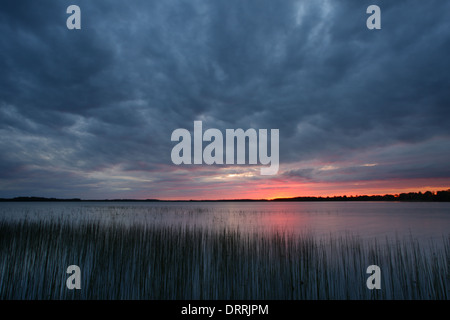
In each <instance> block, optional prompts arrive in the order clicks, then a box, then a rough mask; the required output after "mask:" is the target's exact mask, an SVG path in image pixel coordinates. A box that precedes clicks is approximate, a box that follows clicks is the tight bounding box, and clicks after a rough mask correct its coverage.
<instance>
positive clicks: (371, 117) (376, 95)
mask: <svg viewBox="0 0 450 320" xmlns="http://www.w3.org/2000/svg"><path fill="white" fill-rule="evenodd" d="M71 4H77V5H79V6H80V8H81V11H82V29H81V30H72V31H69V30H67V28H66V19H67V17H68V15H67V14H66V12H65V11H66V8H67V6H69V5H71ZM370 4H378V5H379V6H380V7H381V9H382V29H381V30H376V31H370V30H368V29H367V28H366V26H365V23H366V19H367V17H368V15H367V14H366V13H365V11H366V8H367V6H369V5H370ZM449 11H450V3H448V2H446V1H426V2H425V1H395V2H394V1H357V2H355V1H326V0H323V1H274V0H264V1H241V0H234V1H210V0H193V1H187V0H186V1H181V0H170V1H137V0H133V1H126V2H124V1H56V0H55V1H39V2H37V1H23V0H20V1H2V3H1V4H0V34H1V35H2V36H1V37H0V69H1V75H0V115H1V118H0V119H1V120H0V133H1V137H0V146H1V150H2V155H1V156H0V170H1V172H0V176H1V177H2V179H3V182H2V183H1V188H2V189H3V190H4V192H3V194H2V195H0V196H14V195H17V194H21V193H22V191H23V192H30V190H32V187H31V186H33V185H34V186H35V189H36V190H40V189H41V190H50V189H51V190H52V191H53V189H58V187H55V186H58V184H59V183H61V186H62V185H63V184H64V185H67V189H65V188H62V187H61V188H60V190H62V191H61V194H62V196H63V195H65V194H71V195H75V194H76V193H77V192H79V193H80V194H87V193H89V191H92V192H94V193H95V192H98V190H100V189H101V188H103V190H107V189H108V188H107V186H108V185H109V187H111V186H117V192H119V191H120V190H123V189H125V187H126V184H125V183H123V184H121V183H119V182H117V181H116V180H115V181H114V182H111V181H110V180H108V177H111V175H113V173H115V174H118V173H121V174H123V175H124V176H127V177H128V178H129V179H128V180H126V179H125V178H124V179H125V180H126V181H128V182H129V184H130V188H135V189H134V190H136V189H140V190H142V189H143V188H144V189H145V188H147V189H146V190H147V191H148V193H150V194H151V193H152V192H155V191H157V190H158V189H162V188H167V189H170V188H171V186H176V185H177V186H178V185H184V183H185V182H186V181H189V177H190V178H192V177H193V176H195V175H201V176H202V177H203V174H204V172H203V173H200V172H201V171H198V170H197V168H194V167H183V168H184V170H189V171H187V172H185V174H183V175H181V174H180V173H179V172H178V171H177V168H172V165H171V161H170V151H171V148H172V146H173V143H171V141H170V135H171V132H172V131H173V130H174V129H176V128H180V127H184V128H187V129H189V130H192V127H193V121H194V120H203V122H204V126H205V127H215V128H219V129H225V128H239V127H242V128H244V129H245V128H249V127H252V128H256V129H257V128H268V129H270V128H279V129H280V152H281V153H280V162H281V169H282V170H283V168H286V172H284V173H283V172H280V174H283V175H284V176H286V177H289V178H291V179H300V180H301V179H310V180H313V181H315V180H317V181H324V180H325V181H327V180H330V181H343V180H346V179H347V180H352V179H355V180H356V179H362V180H364V179H367V180H370V179H374V178H377V179H390V178H407V177H411V176H412V173H413V172H414V176H418V177H450V174H449V172H448V169H447V166H446V165H445V163H446V162H448V161H447V160H448V159H449V158H450V151H448V150H449V148H446V146H447V145H448V141H449V140H448V139H449V135H450V126H448V120H447V119H448V118H449V116H450V108H449V107H448V106H449V104H450V94H449V93H448V88H449V87H450V76H449V75H448V72H447V71H448V70H449V69H450V62H449V61H450V60H449V59H448V57H447V55H448V52H450V22H449V20H448V17H447V16H446V12H449ZM437 138H439V139H442V140H440V141H442V143H440V144H435V143H434V142H433V141H436V140H435V139H437ZM395 145H400V146H403V145H405V146H406V147H401V148H399V150H400V151H402V152H403V153H402V152H400V153H399V154H396V160H395V165H394V164H392V163H391V164H390V163H389V161H387V160H386V159H388V158H389V157H390V155H392V154H393V152H394V150H395V148H394V147H393V146H395ZM427 148H428V149H427ZM430 148H431V149H432V151H430ZM374 149H376V150H381V151H377V152H374V153H370V150H374ZM427 150H428V151H427ZM388 151H389V152H388ZM368 152H369V153H370V154H371V157H372V158H371V159H365V157H366V154H367V153H368ZM408 152H412V153H413V154H414V158H411V156H410V155H409V154H408ZM426 152H431V154H432V155H433V158H430V157H428V158H426V157H419V156H418V155H419V154H424V153H426ZM435 159H438V160H435ZM406 160H408V161H407V163H408V165H404V164H403V165H402V163H405V161H406ZM302 161H309V162H312V163H314V162H317V163H322V164H323V163H328V164H330V163H335V164H336V168H339V169H333V170H320V168H319V167H314V166H312V167H308V165H307V164H305V165H303V166H302V165H301V164H300V165H299V166H298V167H295V166H296V165H295V164H296V163H300V162H302ZM349 163H352V164H353V165H351V166H350V167H354V168H357V169H354V170H353V171H351V172H353V173H352V174H347V172H346V170H350V169H348V167H347V169H345V165H346V164H349ZM367 163H377V164H378V165H377V166H372V167H369V166H362V165H363V164H367ZM114 168H115V169H114ZM213 168H214V167H213ZM401 168H403V169H405V170H400V169H401ZM113 169H114V170H115V171H114V170H113ZM108 170H113V171H108ZM202 170H206V168H202ZM108 172H109V174H108ZM177 172H178V173H177ZM205 172H206V171H205ZM208 172H209V171H208ZM214 172H215V170H211V174H214ZM324 172H327V175H326V176H325V175H324ZM394 172H395V174H394ZM98 173H102V175H98ZM128 173H129V174H130V175H128ZM26 176H28V180H26V178H25V177H26ZM49 176H51V178H49ZM131 178H133V179H135V180H131ZM138 178H141V179H142V181H141V182H140V183H138V182H137V180H136V179H138ZM44 180H45V181H47V182H46V183H45V184H44V182H43V181H44ZM108 181H109V182H110V183H109V184H108ZM133 181H134V182H133ZM149 181H153V183H158V187H154V188H153V189H152V187H151V185H152V184H151V183H150V182H149ZM71 185H72V187H71ZM148 185H150V187H149V186H148ZM52 186H53V187H52ZM145 186H147V187H145ZM111 188H112V187H111ZM8 190H13V191H8ZM55 192H56V191H55ZM102 192H105V191H102ZM114 192H115V191H114ZM48 193H51V192H50V191H49V192H48ZM114 194H115V193H114ZM102 195H105V194H104V193H102Z"/></svg>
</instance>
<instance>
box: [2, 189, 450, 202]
mask: <svg viewBox="0 0 450 320" xmlns="http://www.w3.org/2000/svg"><path fill="white" fill-rule="evenodd" d="M0 201H3V202H4V201H118V202H119V201H147V202H151V201H167V202H176V201H180V200H173V201H172V200H158V199H146V200H136V199H113V200H81V199H79V198H72V199H57V198H43V197H16V198H9V199H4V198H0ZM190 201H194V202H200V201H207V202H214V201H436V202H437V201H440V202H442V201H449V202H450V189H448V190H442V191H437V192H431V191H426V192H424V193H422V192H409V193H400V194H385V195H374V196H367V195H357V196H334V197H294V198H276V199H273V200H264V199H261V200H251V199H234V200H190Z"/></svg>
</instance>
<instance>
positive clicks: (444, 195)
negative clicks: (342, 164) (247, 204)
mask: <svg viewBox="0 0 450 320" xmlns="http://www.w3.org/2000/svg"><path fill="white" fill-rule="evenodd" d="M272 201H450V189H448V190H443V191H437V192H431V191H426V192H424V193H422V192H409V193H400V194H386V195H374V196H367V195H361V196H359V195H358V196H334V197H294V198H277V199H274V200H272Z"/></svg>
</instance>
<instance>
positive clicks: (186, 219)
mask: <svg viewBox="0 0 450 320" xmlns="http://www.w3.org/2000/svg"><path fill="white" fill-rule="evenodd" d="M0 220H7V221H24V220H27V221H35V220H40V221H43V220H58V221H70V222H71V223H79V222H86V221H97V222H100V223H105V224H108V223H122V224H126V225H133V224H141V225H155V224H156V225H174V226H187V227H203V228H208V229H212V230H214V229H223V228H226V229H236V230H239V231H240V232H249V233H254V232H257V233H272V232H287V233H299V234H302V233H303V234H304V233H308V234H314V235H315V236H329V235H333V236H340V235H345V234H349V233H350V234H353V235H356V236H359V237H362V238H377V239H380V240H383V239H386V238H390V239H392V238H395V237H399V238H403V237H410V236H412V237H413V238H415V239H418V240H419V241H421V242H429V241H430V240H433V241H434V240H437V241H441V240H442V239H443V238H446V237H449V235H450V203H433V202H28V203H27V202H11V203H0Z"/></svg>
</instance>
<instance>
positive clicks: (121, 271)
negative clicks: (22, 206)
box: [0, 221, 450, 300]
mask: <svg viewBox="0 0 450 320" xmlns="http://www.w3.org/2000/svg"><path fill="white" fill-rule="evenodd" d="M0 258H1V260H0V298H1V299H33V300H41V299H56V300H59V299H106V300H109V299H127V300H128V299H131V300H139V299H164V300H165V299H170V300H171V299H189V300H190V299H223V300H228V299H242V300H245V299H255V300H258V299H273V300H277V299H283V300H291V299H448V298H449V296H450V293H449V288H450V285H449V279H450V272H449V261H450V241H449V239H448V238H443V239H442V243H439V245H437V244H430V246H426V247H424V246H420V245H419V244H418V243H417V242H416V241H414V239H412V238H411V239H400V240H399V239H397V240H393V241H389V240H387V239H386V241H383V242H381V241H369V240H362V239H360V238H358V237H356V236H353V235H350V234H349V235H345V236H339V237H337V236H336V237H334V236H331V235H330V236H329V237H325V238H320V239H319V238H316V237H314V236H313V235H308V234H304V235H293V234H289V233H282V232H274V233H272V234H259V233H244V232H240V231H239V230H238V229H226V228H223V229H220V230H210V229H206V228H202V227H197V228H195V227H182V226H142V225H122V224H115V223H112V224H109V225H105V224H101V223H96V222H92V221H91V222H82V223H77V224H71V223H70V222H67V221H31V222H30V221H19V222H10V221H9V222H8V221H1V222H0ZM73 264H75V265H78V266H79V267H80V269H81V289H80V290H76V289H75V290H69V289H68V288H67V287H66V280H67V278H68V277H69V275H68V274H67V273H66V269H67V267H68V266H69V265H73ZM373 264H375V265H378V266H379V267H380V268H381V273H382V274H381V289H380V290H376V289H375V290H369V289H368V288H367V286H366V280H367V278H368V277H369V274H366V269H367V267H368V266H369V265H373Z"/></svg>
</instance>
